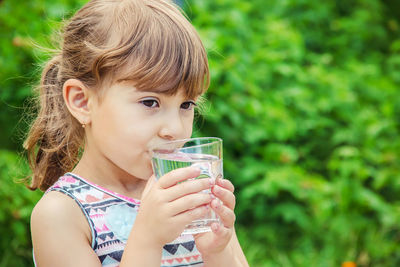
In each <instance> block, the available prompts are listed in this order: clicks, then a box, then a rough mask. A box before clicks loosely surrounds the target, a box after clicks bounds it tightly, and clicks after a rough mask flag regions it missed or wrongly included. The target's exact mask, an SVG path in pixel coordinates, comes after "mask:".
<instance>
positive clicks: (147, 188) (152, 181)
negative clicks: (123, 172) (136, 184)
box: [142, 175, 157, 198]
mask: <svg viewBox="0 0 400 267" xmlns="http://www.w3.org/2000/svg"><path fill="white" fill-rule="evenodd" d="M156 182H157V180H156V177H155V176H154V175H152V176H151V177H150V178H149V180H147V183H146V186H145V187H144V189H143V193H142V198H143V197H144V196H146V195H147V194H148V193H149V192H150V189H151V188H152V187H153V185H154V184H155V183H156Z"/></svg>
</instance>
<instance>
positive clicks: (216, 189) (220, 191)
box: [212, 185, 236, 210]
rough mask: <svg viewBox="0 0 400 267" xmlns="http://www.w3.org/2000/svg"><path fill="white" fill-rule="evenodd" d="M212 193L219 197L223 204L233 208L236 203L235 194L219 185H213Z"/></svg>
mask: <svg viewBox="0 0 400 267" xmlns="http://www.w3.org/2000/svg"><path fill="white" fill-rule="evenodd" d="M212 193H213V194H214V195H215V196H216V197H217V198H219V199H220V200H221V201H222V202H223V203H224V205H225V206H227V207H228V208H230V209H231V210H233V209H234V208H235V204H236V198H235V195H234V194H233V193H232V191H230V190H228V189H225V188H222V187H221V186H219V185H215V186H213V188H212Z"/></svg>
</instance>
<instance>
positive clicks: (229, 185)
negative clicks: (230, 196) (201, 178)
mask: <svg viewBox="0 0 400 267" xmlns="http://www.w3.org/2000/svg"><path fill="white" fill-rule="evenodd" d="M217 185H219V186H221V187H223V188H225V189H228V190H229V191H231V192H232V193H233V192H234V191H235V187H234V186H233V184H232V182H231V181H229V180H227V179H217Z"/></svg>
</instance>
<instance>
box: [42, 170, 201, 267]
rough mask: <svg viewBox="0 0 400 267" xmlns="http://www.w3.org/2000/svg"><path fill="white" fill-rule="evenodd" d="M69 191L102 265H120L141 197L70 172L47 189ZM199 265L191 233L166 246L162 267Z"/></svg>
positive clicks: (65, 192) (111, 266)
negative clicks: (135, 196) (122, 193)
mask: <svg viewBox="0 0 400 267" xmlns="http://www.w3.org/2000/svg"><path fill="white" fill-rule="evenodd" d="M50 191H58V192H61V193H63V194H66V195H68V196H69V197H71V198H72V199H74V200H75V202H76V203H77V204H78V206H79V207H80V209H81V210H82V213H83V214H84V215H85V217H86V219H87V221H88V222H89V226H90V229H91V233H92V242H91V243H92V244H91V245H92V248H93V250H94V251H95V252H96V254H97V256H98V257H99V259H100V262H101V264H102V266H104V267H105V266H107V267H116V266H119V263H120V261H121V257H122V253H123V251H124V247H125V245H126V241H127V240H128V236H129V234H130V231H131V228H132V226H133V223H134V222H135V218H136V215H137V212H138V209H139V207H140V200H136V199H133V198H129V197H126V196H123V195H121V194H118V193H115V192H111V191H109V190H107V189H105V188H102V187H100V186H98V185H95V184H93V183H90V182H88V181H86V180H85V179H83V178H81V177H79V176H77V175H75V174H72V173H67V174H65V175H64V176H62V177H60V178H59V179H58V181H57V182H55V183H54V185H53V186H51V187H50V188H49V189H48V190H47V191H46V193H47V192H50ZM183 266H191V267H200V266H203V261H202V258H201V255H200V253H199V251H198V250H197V248H196V245H195V242H194V238H193V236H192V235H181V236H179V237H178V238H177V239H175V240H174V241H173V242H171V243H169V244H166V245H165V246H164V247H163V251H162V259H161V267H183Z"/></svg>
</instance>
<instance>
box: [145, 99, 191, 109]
mask: <svg viewBox="0 0 400 267" xmlns="http://www.w3.org/2000/svg"><path fill="white" fill-rule="evenodd" d="M140 103H142V104H143V105H144V106H146V107H147V108H158V107H160V104H159V103H158V101H157V100H155V99H145V100H142V101H140ZM148 104H150V105H148ZM154 104H156V106H154ZM184 104H189V105H190V107H189V108H184V110H191V109H192V108H193V106H194V107H197V104H196V103H195V102H194V101H186V102H183V103H182V104H181V108H182V106H183V105H184Z"/></svg>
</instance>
